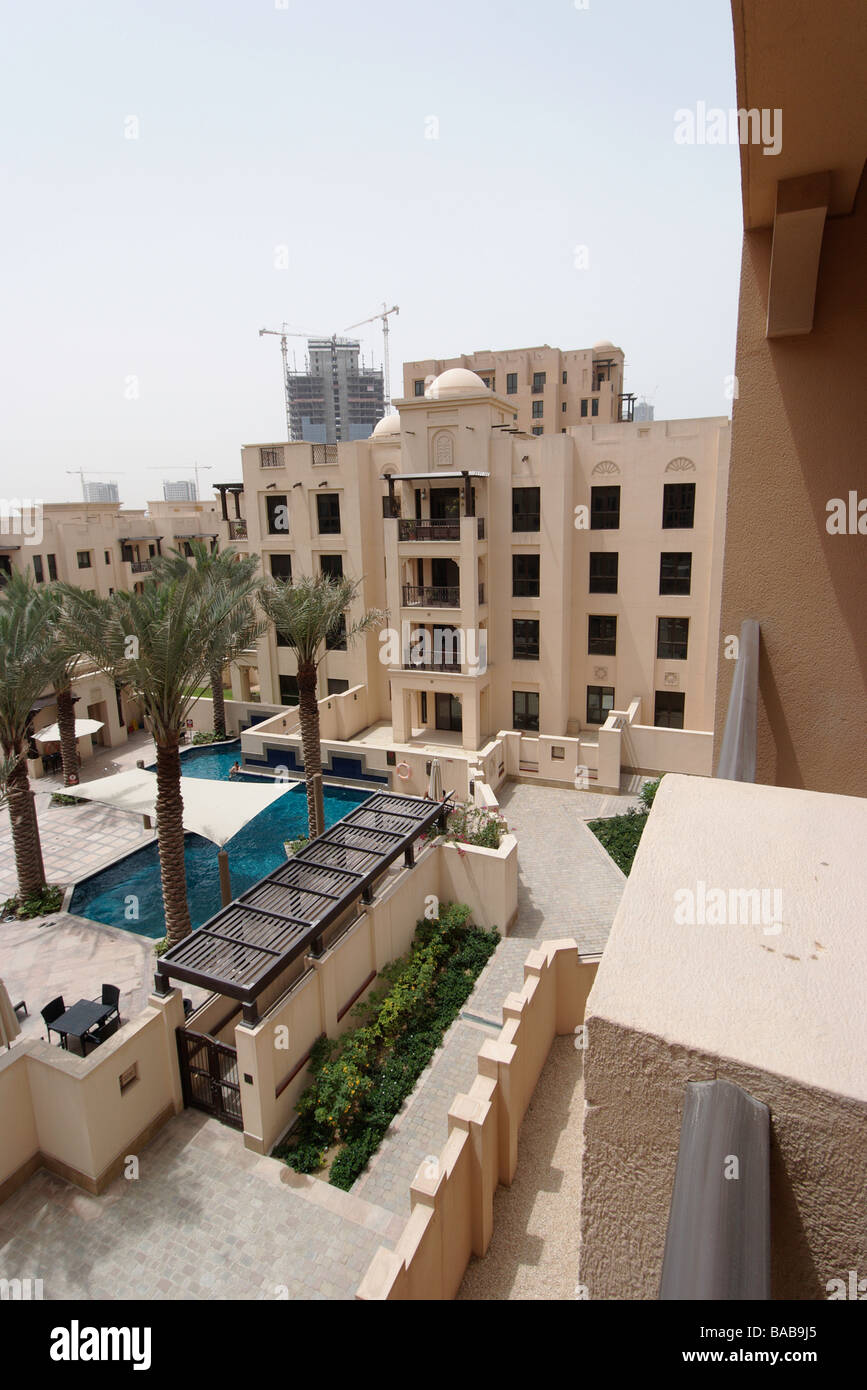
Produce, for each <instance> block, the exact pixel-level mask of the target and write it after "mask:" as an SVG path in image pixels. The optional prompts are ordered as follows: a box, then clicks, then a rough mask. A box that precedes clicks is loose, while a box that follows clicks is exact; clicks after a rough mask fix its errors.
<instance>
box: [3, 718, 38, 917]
mask: <svg viewBox="0 0 867 1390" xmlns="http://www.w3.org/2000/svg"><path fill="white" fill-rule="evenodd" d="M3 751H4V753H5V754H6V756H7V757H11V756H12V755H13V754H15V753H19V754H20V755H21V760H20V762H19V763H18V765H17V767H16V768H15V769H14V771H13V772H12V775H11V776H10V778H9V783H8V796H9V821H10V823H11V826H12V847H13V849H14V851H15V869H16V872H17V874H18V897H19V899H20V900H21V902H25V901H26V900H27V899H28V898H33V897H36V896H38V894H39V893H41V892H42V889H43V888H44V887H45V870H44V868H43V864H42V845H41V844H40V840H39V824H38V821H37V819H36V811H35V808H34V806H33V799H32V797H31V794H30V778H29V777H28V776H27V763H26V761H25V758H26V744H23V745H22V746H21V747H20V748H7V747H6V746H5V745H4V748H3Z"/></svg>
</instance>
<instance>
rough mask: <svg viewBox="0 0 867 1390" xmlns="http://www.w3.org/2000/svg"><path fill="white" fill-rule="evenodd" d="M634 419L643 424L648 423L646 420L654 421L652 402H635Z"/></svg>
mask: <svg viewBox="0 0 867 1390" xmlns="http://www.w3.org/2000/svg"><path fill="white" fill-rule="evenodd" d="M632 418H633V420H637V421H639V422H641V421H646V420H652V419H653V406H652V405H651V404H650V401H636V402H635V414H634V415H633V417H632Z"/></svg>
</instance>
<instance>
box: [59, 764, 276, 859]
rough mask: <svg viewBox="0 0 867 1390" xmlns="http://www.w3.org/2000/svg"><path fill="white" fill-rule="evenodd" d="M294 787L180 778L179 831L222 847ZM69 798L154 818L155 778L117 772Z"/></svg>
mask: <svg viewBox="0 0 867 1390" xmlns="http://www.w3.org/2000/svg"><path fill="white" fill-rule="evenodd" d="M294 785H295V784H294V783H292V784H289V783H286V782H275V783H274V785H273V786H271V785H270V784H268V783H265V784H264V785H263V786H261V787H254V786H252V785H251V783H249V782H217V781H212V780H210V779H209V778H206V777H182V778H181V796H182V797H183V801H184V829H185V830H191V831H192V832H193V833H194V834H196V835H202V836H203V837H204V838H205V839H206V840H212V841H213V843H214V844H215V845H224V844H225V843H226V841H227V840H231V838H232V836H233V835H237V833H238V831H239V830H243V828H244V826H245V825H246V824H247V822H248V821H251V820H252V819H253V818H254V816H258V815H259V813H260V812H261V811H265V810H267V808H268V807H269V806H270V805H271V803H272V801H276V800H277V799H278V797H281V796H285V795H286V793H287V792H288V791H290V790H291V788H292V786H294ZM69 791H70V792H71V794H72V795H73V796H80V797H83V798H84V800H85V801H99V802H102V803H103V804H104V805H106V806H114V807H115V809H116V810H118V811H128V812H129V813H130V814H131V815H136V816H150V817H151V819H152V820H155V819H156V799H157V775H156V773H155V772H147V771H145V770H144V769H143V768H134V769H133V770H132V771H130V772H118V773H115V775H114V776H113V777H99V778H98V779H97V780H96V781H95V782H84V783H83V784H81V785H79V786H77V787H74V788H73V787H70V788H69Z"/></svg>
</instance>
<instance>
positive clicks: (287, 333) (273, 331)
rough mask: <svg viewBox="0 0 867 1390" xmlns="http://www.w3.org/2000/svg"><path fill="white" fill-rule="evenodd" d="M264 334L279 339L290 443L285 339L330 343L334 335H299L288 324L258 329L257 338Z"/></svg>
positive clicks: (290, 424)
mask: <svg viewBox="0 0 867 1390" xmlns="http://www.w3.org/2000/svg"><path fill="white" fill-rule="evenodd" d="M266 333H269V334H270V335H271V336H272V337H274V338H279V339H280V352H281V353H282V356H283V394H284V395H285V397H286V438H287V439H288V440H290V441H291V439H292V418H291V410H290V401H289V346H288V344H287V342H286V339H287V338H330V339H331V340H332V341H334V340H335V335H334V334H333V333H301V332H299V331H298V330H297V329H292V328H289V326H288V324H286V323H284V324H283V325H282V327H280V328H260V329H259V337H260V338H262V337H264V336H265V334H266Z"/></svg>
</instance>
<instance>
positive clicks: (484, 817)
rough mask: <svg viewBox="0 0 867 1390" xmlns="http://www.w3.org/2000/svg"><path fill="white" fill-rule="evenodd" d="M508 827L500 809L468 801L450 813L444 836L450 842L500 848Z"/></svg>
mask: <svg viewBox="0 0 867 1390" xmlns="http://www.w3.org/2000/svg"><path fill="white" fill-rule="evenodd" d="M508 829H509V827H508V825H507V824H506V821H505V819H504V818H503V816H501V815H500V812H499V811H497V810H494V809H493V808H489V807H487V806H475V805H474V804H473V803H472V802H471V801H467V802H465V803H464V805H463V806H456V807H455V809H454V810H453V811H452V812H451V814H450V815H449V817H448V821H447V824H446V833H445V836H444V838H445V840H446V841H447V842H448V843H450V844H456V845H478V846H479V847H480V848H481V849H499V847H500V841H501V840H502V838H503V836H504V835H505V834H507V832H508Z"/></svg>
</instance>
